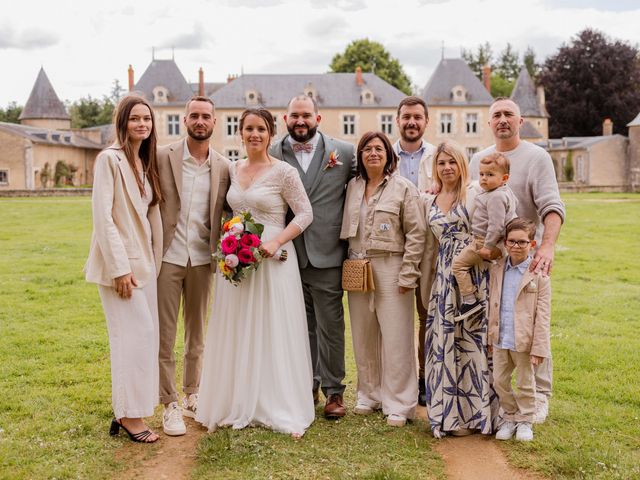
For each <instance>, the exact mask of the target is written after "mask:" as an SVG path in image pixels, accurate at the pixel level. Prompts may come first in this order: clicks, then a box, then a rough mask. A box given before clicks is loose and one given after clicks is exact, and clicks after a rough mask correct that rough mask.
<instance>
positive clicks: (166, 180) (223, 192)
mask: <svg viewBox="0 0 640 480" xmlns="http://www.w3.org/2000/svg"><path fill="white" fill-rule="evenodd" d="M183 156H184V139H183V140H180V141H178V142H175V143H172V144H170V145H165V146H163V147H160V148H159V149H158V171H159V173H160V190H161V192H162V200H163V201H162V204H161V205H160V214H161V215H162V226H163V243H164V248H163V251H162V254H163V255H164V254H165V253H166V252H167V250H168V248H169V246H170V245H171V242H172V241H173V237H174V236H175V233H176V226H177V225H178V219H179V216H180V195H181V192H182V158H183ZM230 163H231V162H229V160H228V159H226V158H225V157H223V156H222V155H220V154H219V153H218V152H216V151H215V150H213V149H211V196H210V201H211V203H210V207H209V215H210V222H211V240H210V242H209V245H210V247H211V253H213V252H214V251H215V249H216V246H217V242H218V238H220V220H221V219H222V211H223V209H224V204H225V198H226V196H227V190H229V165H230ZM211 269H212V270H213V271H215V269H216V263H215V262H211Z"/></svg>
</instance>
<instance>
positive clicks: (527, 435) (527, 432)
mask: <svg viewBox="0 0 640 480" xmlns="http://www.w3.org/2000/svg"><path fill="white" fill-rule="evenodd" d="M516 440H517V441H519V442H530V441H531V440H533V429H532V428H531V424H530V423H529V422H520V423H518V427H517V428H516Z"/></svg>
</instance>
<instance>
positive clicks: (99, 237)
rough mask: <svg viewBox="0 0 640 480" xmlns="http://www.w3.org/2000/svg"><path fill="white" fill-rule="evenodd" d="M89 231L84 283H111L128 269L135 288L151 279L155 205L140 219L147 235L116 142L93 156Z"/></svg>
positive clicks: (157, 254)
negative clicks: (136, 285) (91, 229)
mask: <svg viewBox="0 0 640 480" xmlns="http://www.w3.org/2000/svg"><path fill="white" fill-rule="evenodd" d="M93 175H94V176H93V193H92V201H91V205H92V211H93V233H92V235H91V246H90V248H89V257H88V258H87V262H86V264H85V266H84V272H85V278H86V280H87V281H88V282H92V283H97V284H100V285H106V286H113V285H114V279H115V278H117V277H121V276H122V275H126V274H127V273H133V276H134V277H135V279H136V281H137V283H138V288H142V287H144V286H145V284H146V283H147V282H151V281H154V282H155V276H154V264H155V273H156V275H157V273H158V272H160V264H161V263H162V220H161V218H160V209H159V207H158V205H154V206H153V207H149V209H148V210H147V212H146V217H147V219H148V220H149V224H150V225H151V238H149V237H148V234H147V232H146V231H145V229H144V226H143V221H144V215H145V207H144V204H143V202H142V197H141V196H140V190H139V189H138V185H137V183H136V179H135V174H134V173H133V170H132V169H131V167H130V166H129V162H128V161H127V159H126V157H125V155H124V152H123V151H122V150H120V146H119V145H117V144H114V145H112V146H110V147H109V148H107V149H106V150H103V151H102V152H100V153H99V154H98V157H97V158H96V162H95V167H94V174H93Z"/></svg>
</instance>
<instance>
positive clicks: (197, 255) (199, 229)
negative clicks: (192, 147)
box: [162, 139, 217, 267]
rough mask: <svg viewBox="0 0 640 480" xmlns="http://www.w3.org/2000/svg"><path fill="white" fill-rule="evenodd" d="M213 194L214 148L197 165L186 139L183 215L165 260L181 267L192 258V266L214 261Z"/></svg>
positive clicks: (179, 219) (182, 195)
mask: <svg viewBox="0 0 640 480" xmlns="http://www.w3.org/2000/svg"><path fill="white" fill-rule="evenodd" d="M210 196H211V149H209V154H208V156H207V159H206V160H205V162H204V163H202V165H198V162H197V161H196V159H195V158H193V156H192V155H191V152H189V147H188V145H187V141H186V139H185V142H184V156H183V158H182V192H181V193H180V216H179V218H178V225H177V226H176V232H175V235H174V237H173V240H172V241H171V245H170V246H169V249H168V250H167V253H166V254H165V255H164V258H163V259H162V261H164V262H167V263H173V264H174V265H179V266H181V267H186V266H187V263H188V262H189V260H191V266H193V267H197V266H199V265H209V264H210V263H211V250H210V248H209V241H210V238H211V220H210V211H209V209H210V201H211V199H210ZM216 227H217V226H216Z"/></svg>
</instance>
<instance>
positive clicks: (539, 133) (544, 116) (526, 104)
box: [511, 67, 549, 141]
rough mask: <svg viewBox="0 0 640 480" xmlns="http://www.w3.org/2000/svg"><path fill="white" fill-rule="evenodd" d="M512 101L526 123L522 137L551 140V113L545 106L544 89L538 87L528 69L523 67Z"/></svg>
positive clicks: (512, 93)
mask: <svg viewBox="0 0 640 480" xmlns="http://www.w3.org/2000/svg"><path fill="white" fill-rule="evenodd" d="M511 100H513V101H514V102H515V103H516V104H517V105H518V106H519V107H520V113H521V115H522V119H523V120H524V123H523V125H522V128H521V129H520V136H521V137H522V138H526V139H527V140H531V141H540V140H543V139H545V140H546V139H548V138H549V113H547V108H546V106H545V97H544V88H543V87H542V86H538V87H536V85H535V83H534V82H533V80H532V79H531V76H530V75H529V71H528V70H527V68H526V67H522V69H521V70H520V74H519V75H518V79H517V80H516V84H515V85H514V87H513V91H512V92H511Z"/></svg>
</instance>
